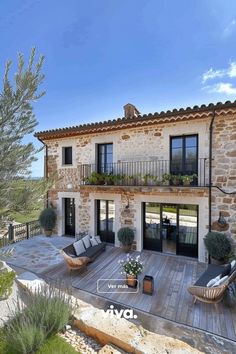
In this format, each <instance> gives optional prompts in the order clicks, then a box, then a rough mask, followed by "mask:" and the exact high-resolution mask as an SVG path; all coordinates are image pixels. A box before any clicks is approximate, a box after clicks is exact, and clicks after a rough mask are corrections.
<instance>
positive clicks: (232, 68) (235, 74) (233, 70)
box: [228, 61, 236, 77]
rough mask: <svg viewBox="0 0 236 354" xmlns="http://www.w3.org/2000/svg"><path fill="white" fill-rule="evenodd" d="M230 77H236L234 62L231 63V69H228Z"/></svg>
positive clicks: (235, 64) (235, 63)
mask: <svg viewBox="0 0 236 354" xmlns="http://www.w3.org/2000/svg"><path fill="white" fill-rule="evenodd" d="M228 75H229V77H236V62H235V61H232V62H231V63H230V67H229V69H228Z"/></svg>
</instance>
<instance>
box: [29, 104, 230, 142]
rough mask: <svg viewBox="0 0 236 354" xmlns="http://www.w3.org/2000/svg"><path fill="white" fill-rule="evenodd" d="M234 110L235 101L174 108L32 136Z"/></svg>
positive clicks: (46, 131) (46, 135)
mask: <svg viewBox="0 0 236 354" xmlns="http://www.w3.org/2000/svg"><path fill="white" fill-rule="evenodd" d="M233 107H234V108H236V100H235V101H234V102H231V101H226V102H224V103H222V102H218V103H216V104H214V103H209V104H208V105H205V104H202V105H201V106H196V105H195V106H193V107H187V108H180V109H176V108H174V109H173V110H172V111H170V110H167V111H166V112H164V111H161V112H160V113H158V112H155V113H149V114H143V115H138V116H134V117H130V118H125V117H123V118H117V119H113V120H107V121H103V122H94V123H86V124H81V125H77V126H71V127H65V128H56V129H51V130H45V131H40V132H37V133H35V134H34V136H35V137H38V138H39V139H40V138H43V139H46V138H47V137H49V136H50V137H53V136H55V137H57V136H60V135H67V133H74V134H75V133H78V134H80V133H81V134H83V133H85V132H86V131H88V133H89V132H93V131H94V132H95V131H96V130H98V129H99V130H101V129H102V128H107V127H111V128H112V127H113V128H115V127H116V126H118V125H120V124H121V123H122V127H124V126H125V125H127V126H129V125H130V124H129V123H133V122H141V121H143V122H144V121H145V120H148V121H150V120H152V119H153V120H154V119H155V121H156V119H158V120H161V121H163V119H164V118H169V117H173V118H174V117H175V116H181V115H186V114H190V113H191V114H195V113H204V112H206V113H207V112H211V111H212V110H213V109H215V110H217V109H224V108H233ZM100 128H101V129H100Z"/></svg>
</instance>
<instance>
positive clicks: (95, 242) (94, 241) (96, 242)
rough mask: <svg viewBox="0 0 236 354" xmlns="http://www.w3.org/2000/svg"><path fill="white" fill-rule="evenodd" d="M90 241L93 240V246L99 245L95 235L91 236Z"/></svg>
mask: <svg viewBox="0 0 236 354" xmlns="http://www.w3.org/2000/svg"><path fill="white" fill-rule="evenodd" d="M90 242H91V245H92V246H97V245H98V241H97V240H96V238H95V237H91V238H90Z"/></svg>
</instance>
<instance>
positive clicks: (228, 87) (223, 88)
mask: <svg viewBox="0 0 236 354" xmlns="http://www.w3.org/2000/svg"><path fill="white" fill-rule="evenodd" d="M203 90H206V91H207V92H209V93H213V92H217V93H223V94H225V95H236V87H234V86H233V84H231V83H229V82H218V83H217V84H215V85H208V86H205V87H203Z"/></svg>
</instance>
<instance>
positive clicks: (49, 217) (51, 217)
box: [39, 208, 57, 236]
mask: <svg viewBox="0 0 236 354" xmlns="http://www.w3.org/2000/svg"><path fill="white" fill-rule="evenodd" d="M56 221H57V214H56V212H55V210H54V209H53V208H46V209H44V210H43V211H42V212H41V214H40V216H39V223H40V226H41V227H42V228H43V229H44V232H45V235H47V236H51V235H52V230H53V229H54V227H55V226H56Z"/></svg>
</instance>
